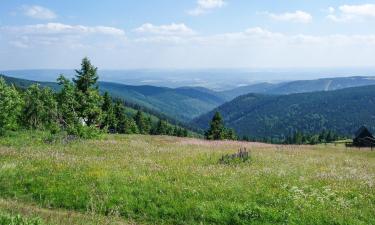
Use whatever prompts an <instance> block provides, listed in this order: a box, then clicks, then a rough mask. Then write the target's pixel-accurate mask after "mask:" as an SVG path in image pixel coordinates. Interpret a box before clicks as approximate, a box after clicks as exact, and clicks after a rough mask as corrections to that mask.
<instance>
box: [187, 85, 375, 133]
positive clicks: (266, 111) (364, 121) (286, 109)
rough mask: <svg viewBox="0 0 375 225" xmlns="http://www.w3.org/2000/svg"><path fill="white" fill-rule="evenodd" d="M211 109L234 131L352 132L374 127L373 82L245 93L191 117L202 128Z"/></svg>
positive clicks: (374, 95) (211, 114) (207, 120)
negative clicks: (279, 92) (300, 90)
mask: <svg viewBox="0 0 375 225" xmlns="http://www.w3.org/2000/svg"><path fill="white" fill-rule="evenodd" d="M215 111H219V112H220V113H221V114H222V115H223V118H224V121H225V124H226V125H227V126H229V127H231V128H234V129H235V130H236V131H237V133H238V134H240V135H247V136H250V137H256V138H264V137H269V138H279V139H282V138H284V137H285V136H287V135H290V134H292V133H294V132H296V131H302V132H305V133H318V132H320V131H322V130H325V129H329V130H333V131H336V132H337V133H339V134H342V135H352V134H353V133H354V132H355V131H356V129H358V128H359V127H360V126H361V125H366V126H368V127H369V128H370V129H372V130H375V86H363V87H356V88H346V89H342V90H336V91H328V92H325V91H321V92H312V93H300V94H290V95H263V94H248V95H243V96H240V97H238V98H236V99H234V100H233V101H231V102H228V103H225V104H224V105H222V106H220V107H218V108H217V109H215V110H213V111H212V112H210V113H208V114H205V115H203V116H201V117H199V118H197V119H195V120H194V124H195V125H197V126H198V127H200V128H202V129H206V128H207V125H208V124H209V121H210V119H211V118H212V116H213V114H214V112H215Z"/></svg>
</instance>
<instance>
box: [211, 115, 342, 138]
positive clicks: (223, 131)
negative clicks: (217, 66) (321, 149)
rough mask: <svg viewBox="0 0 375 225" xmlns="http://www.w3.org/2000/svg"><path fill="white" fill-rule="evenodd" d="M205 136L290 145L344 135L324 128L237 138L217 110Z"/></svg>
mask: <svg viewBox="0 0 375 225" xmlns="http://www.w3.org/2000/svg"><path fill="white" fill-rule="evenodd" d="M205 138H206V139H207V140H241V141H255V142H265V143H272V144H290V145H306V144H308V145H316V144H322V143H331V142H334V141H338V140H343V139H345V137H342V136H340V135H338V134H336V133H335V132H333V131H330V130H324V131H322V132H320V133H318V134H304V133H302V132H295V133H294V134H292V135H290V136H287V137H285V138H284V139H272V138H269V137H264V138H250V137H248V136H243V137H242V138H239V137H238V136H237V135H236V133H235V131H234V130H233V129H229V128H227V127H225V125H224V122H223V118H222V116H221V114H220V113H219V112H216V113H215V114H214V116H213V118H212V120H211V122H210V127H209V129H208V130H207V131H206V132H205Z"/></svg>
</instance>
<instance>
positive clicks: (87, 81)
mask: <svg viewBox="0 0 375 225" xmlns="http://www.w3.org/2000/svg"><path fill="white" fill-rule="evenodd" d="M97 71H98V68H97V67H94V66H93V65H92V64H91V62H90V60H89V59H88V58H87V57H85V58H83V59H82V63H81V69H80V70H76V73H77V75H76V78H75V79H73V81H74V83H75V84H76V87H77V89H78V90H80V91H82V92H83V93H86V92H87V91H88V90H89V89H90V88H92V87H93V86H94V85H96V82H97V81H98V79H99V77H98V75H97Z"/></svg>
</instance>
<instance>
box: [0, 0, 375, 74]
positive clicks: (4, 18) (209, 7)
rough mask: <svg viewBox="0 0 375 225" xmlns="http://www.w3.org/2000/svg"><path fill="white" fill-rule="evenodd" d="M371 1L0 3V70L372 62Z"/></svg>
mask: <svg viewBox="0 0 375 225" xmlns="http://www.w3.org/2000/svg"><path fill="white" fill-rule="evenodd" d="M374 27H375V1H349V0H346V1H341V0H340V1H322V0H314V1H303V0H298V1H297V0H294V1H292V0H283V1H278V0H261V1H260V0H259V1H250V0H181V1H175V0H158V1H157V0H155V1H149V0H148V1H146V0H137V1H135V0H133V1H129V0H106V1H88V0H81V1H73V0H64V1H52V0H39V1H25V0H3V1H1V3H0V69H2V70H5V69H31V68H75V67H77V65H78V64H79V61H80V59H81V58H82V57H84V56H88V57H90V58H91V59H92V61H93V62H94V63H95V64H96V65H98V66H99V67H101V68H105V69H129V68H132V69H133V68H194V69H196V68H257V67H260V68H268V67H278V68H280V67H287V68H290V67H293V68H299V67H372V66H375V29H374Z"/></svg>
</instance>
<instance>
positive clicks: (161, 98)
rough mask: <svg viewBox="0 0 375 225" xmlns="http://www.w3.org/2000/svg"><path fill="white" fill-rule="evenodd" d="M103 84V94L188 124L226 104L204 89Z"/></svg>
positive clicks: (217, 96) (101, 87)
mask: <svg viewBox="0 0 375 225" xmlns="http://www.w3.org/2000/svg"><path fill="white" fill-rule="evenodd" d="M99 85H100V90H101V91H108V92H109V93H111V95H112V96H115V97H119V98H123V99H126V100H127V101H130V102H134V103H137V104H139V105H143V106H146V107H149V108H151V109H154V110H157V111H159V112H163V113H165V114H166V115H168V116H171V117H173V118H177V119H179V120H182V121H185V122H186V121H189V120H191V119H193V118H194V117H197V116H199V115H201V114H203V113H207V112H209V111H210V110H212V109H214V108H215V107H217V106H219V105H221V104H222V103H224V102H225V100H224V99H223V98H221V97H220V96H219V95H215V93H214V92H212V91H210V90H208V89H204V88H195V87H191V88H190V87H184V88H175V89H173V88H166V87H155V86H147V85H144V86H131V85H124V84H118V83H109V82H99Z"/></svg>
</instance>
